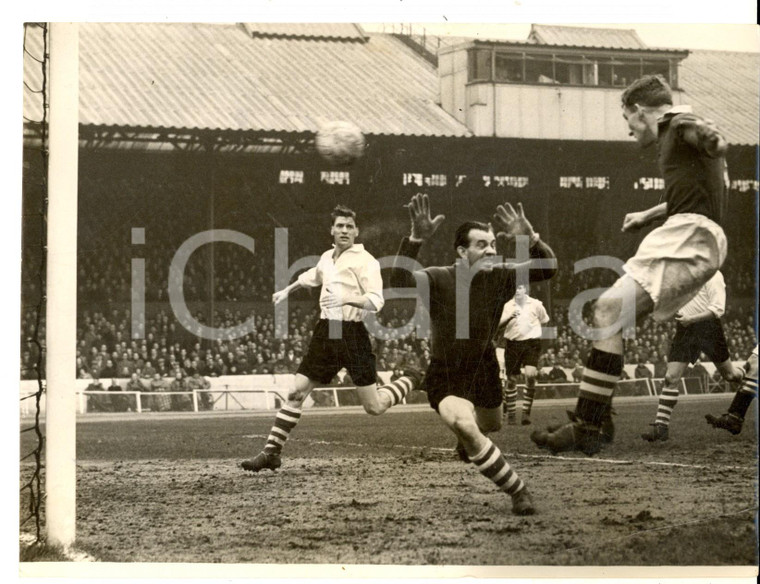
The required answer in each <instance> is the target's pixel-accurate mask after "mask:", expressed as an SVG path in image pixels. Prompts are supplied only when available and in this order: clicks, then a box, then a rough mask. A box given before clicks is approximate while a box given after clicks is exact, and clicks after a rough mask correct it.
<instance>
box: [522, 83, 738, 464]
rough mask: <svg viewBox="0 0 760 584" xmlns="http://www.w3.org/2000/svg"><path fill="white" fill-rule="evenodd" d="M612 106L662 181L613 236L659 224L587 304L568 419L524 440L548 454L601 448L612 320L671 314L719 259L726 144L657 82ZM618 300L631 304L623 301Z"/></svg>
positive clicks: (619, 353) (618, 360)
mask: <svg viewBox="0 0 760 584" xmlns="http://www.w3.org/2000/svg"><path fill="white" fill-rule="evenodd" d="M622 106H623V117H624V118H625V120H626V122H627V123H628V128H629V129H630V135H631V136H633V137H634V138H635V139H636V141H637V142H638V143H639V144H640V145H641V146H643V147H647V146H654V145H657V150H658V162H659V166H660V170H661V172H662V175H663V179H664V182H665V193H664V197H665V202H663V203H661V204H659V205H656V206H655V207H652V208H651V209H648V210H646V211H641V212H637V213H629V214H628V215H626V217H625V220H624V222H623V231H631V230H634V229H638V228H640V227H643V226H645V225H648V224H650V223H651V222H653V221H655V220H657V219H662V218H664V219H665V223H664V224H663V225H661V226H660V227H657V228H656V229H654V230H653V231H651V232H650V233H649V234H648V235H647V236H646V237H645V238H644V239H643V240H642V242H641V244H640V245H639V248H638V250H637V252H636V254H635V255H634V257H632V258H631V259H630V260H628V262H627V263H626V264H625V271H626V274H625V275H624V276H622V277H621V278H620V279H619V280H618V281H617V282H616V283H615V284H614V286H613V287H612V288H611V289H609V290H607V291H606V292H605V293H604V294H602V295H601V296H600V297H599V298H598V300H597V302H596V304H595V307H594V322H595V325H596V327H598V330H603V331H605V333H604V334H605V335H606V336H604V337H603V338H601V339H600V340H596V341H594V343H593V349H592V351H591V354H590V355H589V358H588V360H587V362H586V367H585V370H584V374H583V378H582V380H581V385H580V391H579V395H578V402H577V405H576V408H575V413H574V415H573V416H571V417H572V421H571V422H570V423H568V424H565V425H564V426H560V427H559V428H556V429H549V428H547V429H546V430H541V431H539V430H537V431H535V432H533V434H531V439H532V440H533V442H535V443H536V444H537V445H538V446H539V447H541V448H546V449H548V450H550V451H551V452H553V453H556V452H563V451H568V450H580V451H582V452H584V453H586V454H593V453H595V452H598V451H599V450H600V448H601V447H602V444H603V443H604V439H603V436H602V434H601V433H600V429H601V424H602V418H603V416H604V412H605V410H606V409H607V408H609V407H610V405H611V403H612V395H613V392H614V389H615V385H616V383H617V381H618V380H619V379H620V375H621V372H622V369H623V338H622V332H621V322H623V320H624V319H625V318H626V317H627V318H628V319H635V320H640V319H642V318H643V317H644V316H646V315H648V314H653V316H654V318H655V319H656V320H659V321H665V320H668V319H670V318H672V317H673V316H674V315H675V314H676V312H678V310H679V309H680V308H681V307H682V306H683V305H684V304H686V303H687V302H689V301H690V300H691V299H692V298H694V296H695V295H696V294H697V293H698V292H699V289H700V288H702V286H703V285H704V284H705V283H706V282H707V281H709V280H710V278H712V277H713V275H714V274H715V272H717V271H718V269H719V268H720V267H721V265H722V264H723V262H724V260H725V258H726V252H727V242H726V236H725V234H724V233H723V229H722V228H721V226H720V223H721V221H722V219H723V215H724V212H725V208H726V199H727V184H726V183H727V182H728V180H727V179H728V172H727V170H726V161H725V158H724V156H725V153H726V149H727V143H726V140H725V139H724V138H723V136H722V135H721V134H720V132H718V130H717V129H716V128H715V126H714V125H713V124H712V123H711V122H709V121H707V120H705V119H704V118H701V117H699V116H697V115H695V114H693V113H692V112H691V108H690V107H689V106H676V107H674V106H673V97H672V93H671V90H670V87H669V86H668V84H667V83H666V82H665V80H664V79H663V78H662V77H661V76H655V75H648V76H645V77H642V78H641V79H639V80H637V81H635V82H634V83H632V84H631V85H630V86H629V87H628V88H627V89H626V90H625V91H624V92H623V94H622ZM621 292H622V294H621ZM623 295H626V296H627V297H628V298H630V299H632V300H633V302H628V303H625V304H624V303H623V298H622V296H623ZM626 304H627V306H626ZM631 311H633V313H632V314H631Z"/></svg>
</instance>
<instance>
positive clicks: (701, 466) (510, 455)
mask: <svg viewBox="0 0 760 584" xmlns="http://www.w3.org/2000/svg"><path fill="white" fill-rule="evenodd" d="M268 437H269V436H268V435H265V434H247V435H244V436H243V438H264V439H266V438H268ZM296 440H297V441H298V442H305V443H308V444H320V445H324V446H350V447H356V448H366V447H368V446H373V445H372V444H367V443H361V442H340V441H331V440H308V439H307V440H304V439H302V438H296ZM374 446H377V445H376V444H375V445H374ZM383 446H388V447H390V448H399V449H405V450H409V449H410V448H415V449H418V450H430V451H433V452H441V453H445V452H453V451H454V449H453V448H441V447H437V446H411V447H410V446H408V445H406V444H384V445H383ZM503 454H504V456H505V457H506V458H534V459H540V460H543V459H546V460H561V461H573V462H577V461H579V460H582V461H586V462H597V463H600V464H610V465H620V466H625V465H634V464H641V465H643V466H664V467H673V468H693V469H707V468H709V469H713V470H754V469H755V467H753V466H736V465H717V464H710V465H708V464H686V463H682V462H661V461H656V460H620V459H615V458H594V457H591V456H558V455H554V454H523V453H520V452H504V453H503Z"/></svg>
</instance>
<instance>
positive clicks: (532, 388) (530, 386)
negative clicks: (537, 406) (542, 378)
mask: <svg viewBox="0 0 760 584" xmlns="http://www.w3.org/2000/svg"><path fill="white" fill-rule="evenodd" d="M534 395H536V378H535V377H528V379H527V380H526V384H525V393H524V394H523V403H522V411H523V416H530V410H531V408H532V407H533V396H534Z"/></svg>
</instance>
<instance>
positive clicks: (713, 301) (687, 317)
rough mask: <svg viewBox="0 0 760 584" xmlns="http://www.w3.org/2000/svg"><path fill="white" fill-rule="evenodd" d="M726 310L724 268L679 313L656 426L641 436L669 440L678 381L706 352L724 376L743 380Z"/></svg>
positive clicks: (648, 438)
mask: <svg viewBox="0 0 760 584" xmlns="http://www.w3.org/2000/svg"><path fill="white" fill-rule="evenodd" d="M725 312H726V283H725V281H724V280H723V274H722V273H721V272H720V271H717V272H715V275H714V276H713V277H712V278H710V280H708V281H707V284H705V285H704V286H702V288H701V289H700V291H699V293H698V294H697V295H696V296H695V297H694V298H693V299H692V300H690V301H689V302H688V303H686V304H685V305H684V306H682V307H681V308H680V309H679V310H678V312H677V313H676V315H675V320H676V323H677V324H676V334H675V335H674V336H673V340H672V342H671V344H670V352H669V353H668V368H667V371H666V373H665V384H664V385H663V388H662V393H661V394H660V400H659V403H658V406H657V417H656V418H655V421H654V424H652V429H651V430H649V431H648V432H645V433H644V434H642V435H641V437H642V438H643V439H644V440H647V441H648V442H657V441H664V440H667V439H668V428H669V426H670V416H671V414H672V413H673V408H675V407H676V402H677V401H678V382H679V381H680V380H681V377H682V376H683V374H684V372H685V371H686V368H687V367H688V366H689V365H690V364H693V363H696V362H697V360H698V359H699V356H700V355H701V354H702V353H704V354H705V355H707V357H708V358H709V359H710V360H711V361H712V362H713V363H715V366H716V367H717V368H718V371H720V374H721V375H722V376H723V379H725V380H726V381H731V382H738V381H741V379H742V375H743V374H744V372H743V371H742V370H741V369H737V368H736V367H734V365H733V363H732V362H731V359H730V355H729V352H728V343H727V342H726V335H725V333H724V332H723V325H722V324H721V322H720V317H721V316H723V314H724V313H725Z"/></svg>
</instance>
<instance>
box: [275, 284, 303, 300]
mask: <svg viewBox="0 0 760 584" xmlns="http://www.w3.org/2000/svg"><path fill="white" fill-rule="evenodd" d="M300 287H301V284H300V283H299V282H298V281H297V280H296V281H295V282H293V283H292V284H290V285H289V286H287V287H285V288H283V289H282V290H278V291H277V292H275V293H274V294H272V302H273V303H274V304H275V305H277V304H279V303H280V302H282V301H283V300H285V299H286V298H287V297H288V296H289V295H290V293H291V292H295V291H296V290H298V289H299V288H300Z"/></svg>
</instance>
